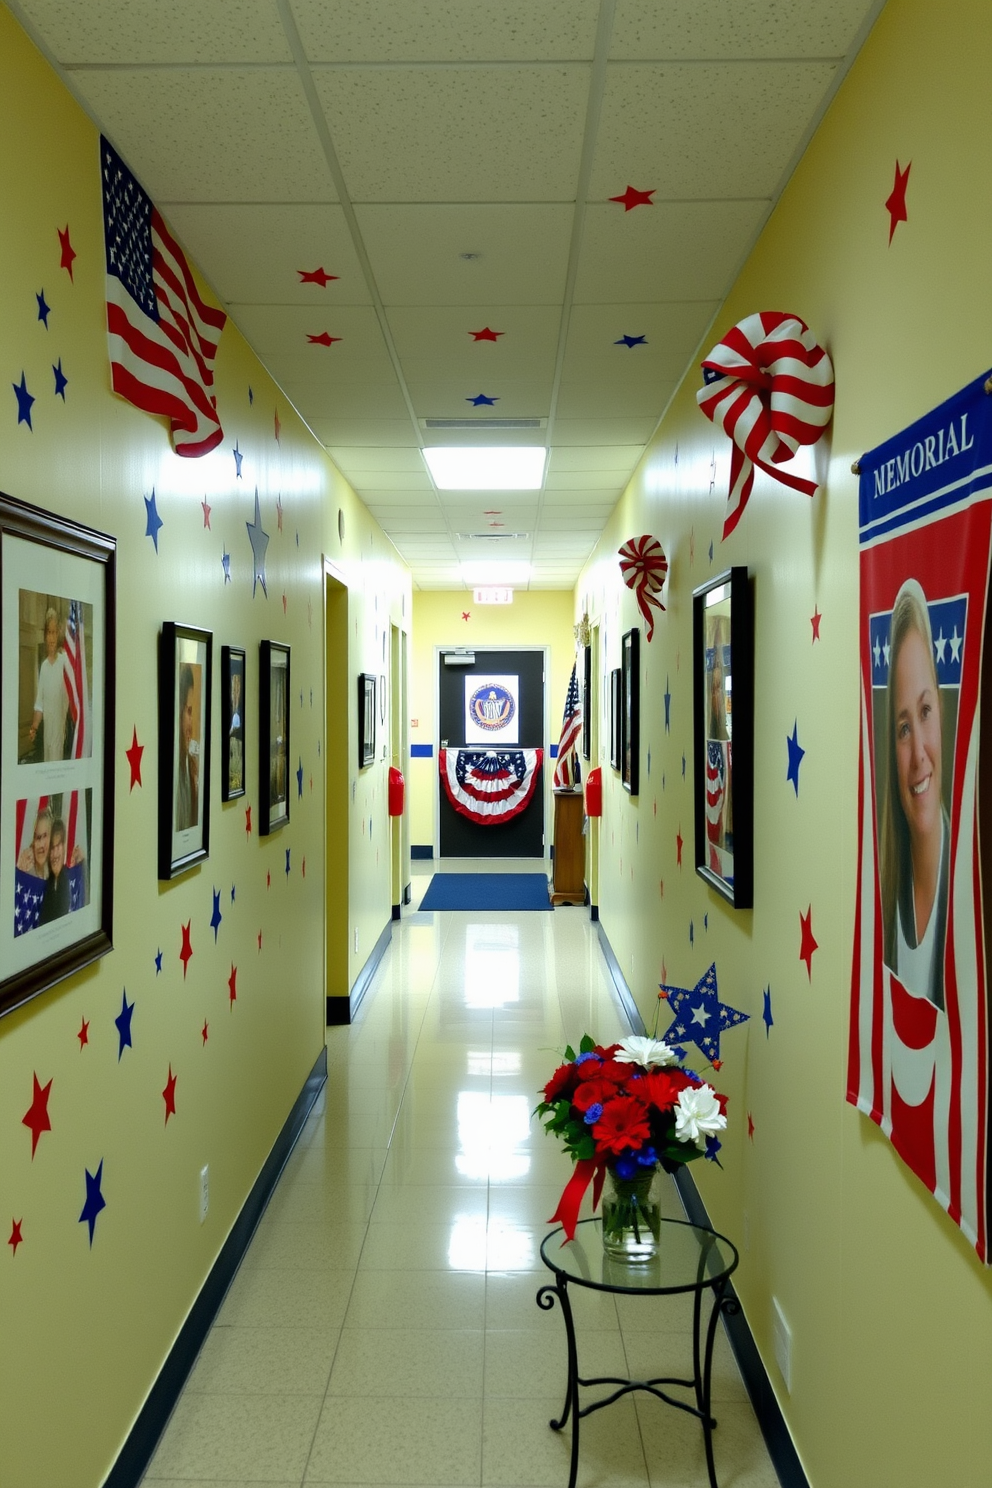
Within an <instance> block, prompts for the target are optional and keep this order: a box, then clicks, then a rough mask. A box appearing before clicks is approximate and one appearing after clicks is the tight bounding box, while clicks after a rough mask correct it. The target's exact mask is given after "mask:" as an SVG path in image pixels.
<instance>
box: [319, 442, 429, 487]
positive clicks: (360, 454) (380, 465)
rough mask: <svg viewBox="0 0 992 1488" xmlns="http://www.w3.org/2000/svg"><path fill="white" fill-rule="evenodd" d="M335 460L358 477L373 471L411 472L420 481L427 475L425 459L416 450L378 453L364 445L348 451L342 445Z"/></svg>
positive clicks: (395, 450) (336, 449)
mask: <svg viewBox="0 0 992 1488" xmlns="http://www.w3.org/2000/svg"><path fill="white" fill-rule="evenodd" d="M334 458H335V460H336V461H337V463H338V464H339V465H342V464H343V465H344V466H347V468H348V470H349V471H354V473H355V474H356V475H358V474H363V475H367V474H371V473H372V472H373V471H389V472H390V473H392V474H395V473H396V472H397V471H409V472H411V473H412V474H414V475H416V476H417V478H418V480H419V479H420V477H421V476H423V475H424V473H425V472H424V461H423V457H422V456H421V454H420V451H419V450H416V449H407V450H404V449H394V450H383V451H382V452H381V453H378V452H377V451H375V450H370V449H368V448H367V446H364V445H360V446H359V447H358V448H357V449H346V448H345V447H344V446H342V445H337V446H336V447H335V450H334Z"/></svg>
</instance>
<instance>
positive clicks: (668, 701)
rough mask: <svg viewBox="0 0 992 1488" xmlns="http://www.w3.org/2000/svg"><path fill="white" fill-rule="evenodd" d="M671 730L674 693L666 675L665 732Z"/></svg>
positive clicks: (667, 732)
mask: <svg viewBox="0 0 992 1488" xmlns="http://www.w3.org/2000/svg"><path fill="white" fill-rule="evenodd" d="M671 731H672V694H671V689H670V686H669V681H668V677H667V676H666V677H665V733H666V734H670V733H671ZM682 773H683V775H684V774H685V768H684V767H683V770H682Z"/></svg>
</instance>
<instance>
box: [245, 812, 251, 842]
mask: <svg viewBox="0 0 992 1488" xmlns="http://www.w3.org/2000/svg"><path fill="white" fill-rule="evenodd" d="M245 833H246V834H247V836H249V837H250V836H251V807H250V806H246V807H245Z"/></svg>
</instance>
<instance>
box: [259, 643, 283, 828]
mask: <svg viewBox="0 0 992 1488" xmlns="http://www.w3.org/2000/svg"><path fill="white" fill-rule="evenodd" d="M258 803H259V810H258V816H259V822H258V830H259V832H260V833H261V835H262V836H263V837H265V836H267V835H268V833H269V832H275V831H276V830H277V829H278V828H279V827H284V826H286V824H287V822H288V821H289V647H288V646H283V645H280V643H279V642H278V641H262V642H261V643H260V645H259V667H258Z"/></svg>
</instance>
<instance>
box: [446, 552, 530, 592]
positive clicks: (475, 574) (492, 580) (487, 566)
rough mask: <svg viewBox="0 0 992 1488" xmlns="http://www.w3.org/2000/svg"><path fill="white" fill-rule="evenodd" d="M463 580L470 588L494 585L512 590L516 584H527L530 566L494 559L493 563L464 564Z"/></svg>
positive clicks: (462, 566)
mask: <svg viewBox="0 0 992 1488" xmlns="http://www.w3.org/2000/svg"><path fill="white" fill-rule="evenodd" d="M461 570H462V578H463V579H464V580H465V583H466V584H468V585H469V586H470V587H474V586H475V585H476V584H480V585H481V584H493V585H501V586H505V587H507V588H511V587H512V586H513V585H514V584H526V582H527V580H528V579H529V578H530V571H531V569H530V564H529V563H524V562H517V563H514V562H513V561H512V560H511V559H507V558H504V559H502V560H499V559H493V560H492V561H491V562H488V563H486V562H483V563H463V564H462V565H461Z"/></svg>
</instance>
